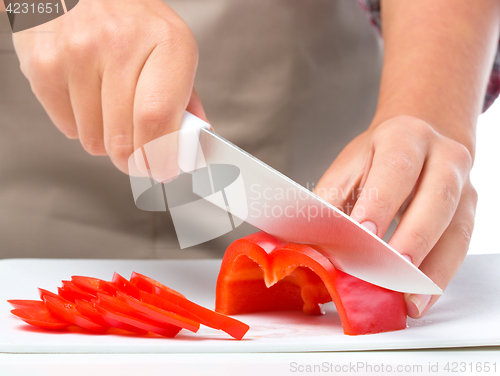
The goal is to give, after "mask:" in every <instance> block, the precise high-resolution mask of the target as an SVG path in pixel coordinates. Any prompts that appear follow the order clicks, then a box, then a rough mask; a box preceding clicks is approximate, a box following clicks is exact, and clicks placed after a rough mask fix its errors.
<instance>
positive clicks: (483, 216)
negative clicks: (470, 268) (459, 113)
mask: <svg viewBox="0 0 500 376" xmlns="http://www.w3.org/2000/svg"><path fill="white" fill-rule="evenodd" d="M499 162H500V100H497V101H496V102H495V103H494V104H493V106H491V107H490V109H489V110H488V111H486V112H485V113H484V114H482V115H481V116H480V117H479V123H478V126H477V149H476V159H475V162H474V168H473V169H472V172H471V180H472V184H473V185H474V187H476V190H477V192H478V194H479V202H478V205H477V212H476V222H475V226H474V233H473V235H472V240H471V244H470V248H469V254H481V253H500V242H499V236H498V235H499V233H500V220H499V214H500V195H499V189H500V184H499V183H500V178H499V176H498V174H499V171H500V166H499V165H500V163H499Z"/></svg>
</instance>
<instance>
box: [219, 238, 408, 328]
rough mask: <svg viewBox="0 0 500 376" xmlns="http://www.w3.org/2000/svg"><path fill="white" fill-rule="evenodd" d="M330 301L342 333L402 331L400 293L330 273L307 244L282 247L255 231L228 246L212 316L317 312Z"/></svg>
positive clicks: (403, 309) (330, 268)
mask: <svg viewBox="0 0 500 376" xmlns="http://www.w3.org/2000/svg"><path fill="white" fill-rule="evenodd" d="M331 300H333V301H334V303H335V306H336V307H337V311H338V313H339V316H340V320H341V322H342V326H343V329H344V333H345V334H349V335H359V334H371V333H379V332H386V331H393V330H400V329H404V328H406V305H405V301H404V296H403V294H402V293H400V292H396V291H391V290H387V289H384V288H382V287H379V286H375V285H372V284H371V283H368V282H365V281H362V280H360V279H358V278H355V277H353V276H351V275H349V274H346V273H344V272H342V271H340V270H338V269H336V268H335V267H334V266H333V264H332V263H331V262H330V260H329V259H328V258H327V257H325V256H324V255H323V254H322V253H321V252H320V250H317V249H315V248H314V247H313V246H309V245H305V244H295V243H284V242H282V241H280V240H278V239H276V238H274V237H273V236H271V235H269V234H266V233H264V232H258V233H255V234H252V235H249V236H246V237H244V238H242V239H239V240H237V241H235V242H233V243H232V244H231V245H230V246H229V247H228V249H227V250H226V253H225V254H224V258H223V260H222V265H221V270H220V273H219V277H218V279H217V287H216V311H218V312H221V313H223V314H227V315H230V314H239V313H249V312H259V311H279V310H303V311H304V312H305V313H308V314H321V313H322V311H321V306H320V305H321V304H323V303H326V302H328V301H331Z"/></svg>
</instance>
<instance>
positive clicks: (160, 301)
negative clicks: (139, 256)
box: [130, 272, 250, 339]
mask: <svg viewBox="0 0 500 376" xmlns="http://www.w3.org/2000/svg"><path fill="white" fill-rule="evenodd" d="M130 282H131V283H133V284H134V286H137V287H138V288H140V289H141V290H142V291H141V294H140V298H139V300H141V301H142V302H144V303H147V304H151V305H153V306H156V307H158V308H160V309H162V310H166V311H171V312H174V313H177V314H178V315H181V316H184V317H186V318H189V319H192V320H194V321H197V322H199V323H200V324H203V325H205V326H208V327H210V328H213V329H218V330H222V331H223V332H226V333H227V334H229V335H230V336H231V337H233V338H235V339H242V338H243V336H244V335H245V334H246V332H248V330H249V329H250V327H249V326H248V325H247V324H245V323H243V322H241V321H239V320H236V319H233V318H232V317H228V316H226V315H223V314H220V313H218V312H214V311H212V310H210V309H208V308H205V307H203V306H201V305H199V304H196V303H194V302H192V301H190V300H188V299H187V298H186V297H185V296H184V295H182V294H180V293H178V292H177V291H175V290H172V289H171V288H168V287H166V286H165V285H163V284H161V283H160V282H158V281H155V280H154V279H152V278H149V277H146V276H144V275H142V274H139V273H136V272H133V273H132V277H131V278H130Z"/></svg>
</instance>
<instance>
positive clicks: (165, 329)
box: [95, 305, 181, 338]
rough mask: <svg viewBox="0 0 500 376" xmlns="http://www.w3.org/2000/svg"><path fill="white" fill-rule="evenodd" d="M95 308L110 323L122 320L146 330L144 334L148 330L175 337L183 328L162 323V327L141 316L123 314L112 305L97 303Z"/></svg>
mask: <svg viewBox="0 0 500 376" xmlns="http://www.w3.org/2000/svg"><path fill="white" fill-rule="evenodd" d="M95 308H96V309H97V311H99V312H100V313H101V314H102V316H103V318H104V320H106V321H108V320H110V321H109V324H111V325H112V323H114V322H116V321H118V322H121V323H123V324H126V325H129V326H133V327H136V328H137V329H138V330H141V331H144V334H145V333H147V332H151V333H155V334H158V335H161V336H164V337H169V338H173V337H175V336H176V335H177V333H179V331H180V330H181V328H180V327H178V326H175V325H168V326H164V325H162V326H161V327H160V326H156V325H154V324H152V323H150V322H148V321H145V320H142V319H140V318H137V317H130V316H128V315H126V314H123V313H121V312H118V311H114V310H112V309H111V308H110V307H106V308H104V307H102V306H99V305H96V306H95ZM113 326H114V325H113Z"/></svg>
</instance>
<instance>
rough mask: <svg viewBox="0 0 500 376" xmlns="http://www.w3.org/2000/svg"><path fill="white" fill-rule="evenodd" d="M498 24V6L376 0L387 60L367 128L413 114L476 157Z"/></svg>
mask: <svg viewBox="0 0 500 376" xmlns="http://www.w3.org/2000/svg"><path fill="white" fill-rule="evenodd" d="M499 25H500V1H498V0H481V1H477V2H474V4H472V2H471V1H470V0H418V1H401V0H382V33H383V38H384V44H385V57H384V66H383V72H382V81H381V88H380V96H379V104H378V108H377V112H376V115H375V117H374V120H373V123H372V126H376V125H378V124H380V123H381V122H383V121H385V120H387V119H390V118H392V117H394V116H398V115H411V116H415V117H417V118H420V119H422V120H424V121H426V122H427V123H429V124H431V125H432V126H433V127H434V129H436V130H437V131H438V132H440V133H441V134H443V135H444V136H447V137H449V138H452V139H454V140H456V141H458V142H460V143H462V144H463V145H465V146H466V147H467V148H468V149H469V151H470V152H471V154H472V155H474V144H475V125H476V121H477V117H478V115H479V114H480V112H481V109H482V105H483V100H484V95H485V91H486V86H487V82H488V78H489V74H490V72H491V68H492V64H493V59H494V55H495V52H496V48H497V45H498V38H499V29H500V26H499Z"/></svg>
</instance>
